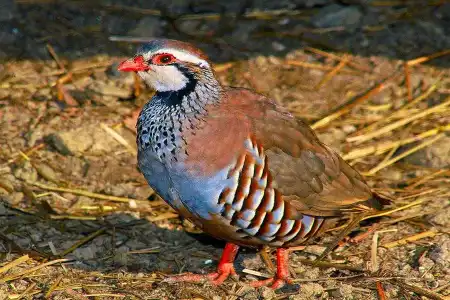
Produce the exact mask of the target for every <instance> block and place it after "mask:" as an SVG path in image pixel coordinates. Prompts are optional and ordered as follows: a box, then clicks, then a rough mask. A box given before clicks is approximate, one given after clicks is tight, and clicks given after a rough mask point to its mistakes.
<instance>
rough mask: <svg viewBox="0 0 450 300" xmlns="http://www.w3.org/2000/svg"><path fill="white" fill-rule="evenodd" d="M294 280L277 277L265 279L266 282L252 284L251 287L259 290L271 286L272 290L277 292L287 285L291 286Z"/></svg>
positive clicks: (259, 281) (260, 281)
mask: <svg viewBox="0 0 450 300" xmlns="http://www.w3.org/2000/svg"><path fill="white" fill-rule="evenodd" d="M291 283H292V280H291V279H290V278H287V277H286V278H280V277H278V276H275V277H273V278H269V279H264V280H258V281H253V282H250V284H249V285H250V286H252V287H254V288H259V287H262V286H269V287H270V288H271V289H274V290H277V289H279V288H282V287H283V286H285V285H286V284H291Z"/></svg>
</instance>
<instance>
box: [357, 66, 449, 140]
mask: <svg viewBox="0 0 450 300" xmlns="http://www.w3.org/2000/svg"><path fill="white" fill-rule="evenodd" d="M441 79H442V74H441V75H440V76H439V77H438V79H437V80H436V81H435V82H434V83H433V84H432V85H431V86H430V87H429V88H428V90H426V91H425V92H424V93H422V94H421V95H419V96H417V98H415V99H414V100H412V101H410V102H407V103H406V104H405V105H403V106H402V107H400V109H398V110H396V111H394V112H393V113H392V114H391V115H389V116H386V117H384V118H382V119H380V120H379V121H376V122H374V123H372V124H370V125H369V126H366V127H364V128H362V129H361V130H358V131H356V132H355V133H353V134H352V135H351V136H350V137H354V136H357V135H361V134H362V133H363V132H371V131H373V129H374V128H375V127H377V126H378V125H380V124H382V123H386V122H389V121H391V120H392V119H395V118H397V117H398V116H400V115H402V114H403V113H404V112H405V111H406V110H408V109H409V108H411V107H412V106H413V105H415V104H417V103H419V102H421V101H422V100H425V99H426V98H428V96H430V95H431V94H432V93H434V91H436V90H437V89H438V88H439V86H440V85H441Z"/></svg>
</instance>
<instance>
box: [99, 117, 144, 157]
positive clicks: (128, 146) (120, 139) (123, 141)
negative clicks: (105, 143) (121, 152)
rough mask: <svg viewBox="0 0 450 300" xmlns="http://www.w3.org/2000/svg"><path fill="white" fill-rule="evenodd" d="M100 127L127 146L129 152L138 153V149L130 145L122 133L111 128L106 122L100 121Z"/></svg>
mask: <svg viewBox="0 0 450 300" xmlns="http://www.w3.org/2000/svg"><path fill="white" fill-rule="evenodd" d="M100 127H101V128H102V129H103V130H104V131H105V132H106V133H107V134H109V135H110V136H112V137H113V138H114V139H115V140H116V141H118V142H119V143H120V144H122V145H123V146H124V147H125V148H127V150H128V152H130V153H131V154H133V155H136V154H137V151H136V149H135V148H134V147H132V146H131V145H130V143H128V142H127V140H125V139H124V138H123V137H122V136H121V135H120V134H118V133H117V131H115V130H114V129H112V128H110V127H109V126H108V125H106V124H105V123H100Z"/></svg>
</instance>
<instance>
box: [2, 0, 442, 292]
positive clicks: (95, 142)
mask: <svg viewBox="0 0 450 300" xmlns="http://www.w3.org/2000/svg"><path fill="white" fill-rule="evenodd" d="M0 28H1V29H0V61H2V64H1V65H0V133H1V134H0V145H1V147H0V299H20V298H28V299H44V298H45V297H50V298H51V299H117V298H119V299H120V298H122V299H214V300H216V299H296V300H297V299H421V298H424V297H429V298H431V299H445V297H450V285H449V283H450V237H449V233H450V218H449V217H448V216H449V215H450V202H449V195H450V177H449V176H450V160H449V157H450V135H448V132H449V130H450V128H448V126H449V125H448V124H450V111H449V109H448V106H445V107H444V106H443V107H442V108H441V109H439V110H436V111H435V112H434V113H430V114H427V115H425V116H423V117H420V118H419V117H418V118H417V119H415V120H413V121H411V122H406V123H405V124H404V125H403V126H399V127H396V128H394V129H392V130H391V131H389V132H387V133H385V134H383V135H380V136H376V137H374V138H372V139H369V140H367V141H362V142H358V141H352V140H351V138H352V137H354V136H357V134H358V133H361V132H362V133H364V130H365V129H364V127H367V126H371V124H376V125H373V126H374V129H373V130H372V131H375V129H379V128H382V127H383V126H384V125H386V124H389V123H394V122H396V121H399V120H404V119H406V118H407V117H410V116H412V115H416V114H417V113H419V112H423V111H427V110H428V109H430V108H433V107H435V106H437V105H444V104H445V103H446V102H448V96H449V94H450V69H449V67H450V58H449V57H450V56H449V55H445V53H441V54H439V53H440V52H442V51H448V50H449V49H450V3H447V1H434V2H433V1H375V0H372V1H358V0H345V1H332V0H297V1H293V0H292V1H289V0H286V1H269V0H257V1H256V0H255V1H237V0H236V1H235V0H229V1H226V2H225V1H220V2H219V1H208V0H205V1H177V0H173V1H125V0H121V1H114V2H113V1H103V0H102V1H57V0H50V1H48V0H46V1H44V0H42V1H39V0H20V1H0ZM152 37H168V38H175V39H180V40H185V41H190V42H192V43H194V44H196V45H198V46H199V47H200V48H202V49H203V50H205V51H206V52H207V54H208V55H209V56H210V58H211V60H212V61H213V63H214V64H215V66H216V70H217V76H218V77H219V79H220V81H221V82H222V83H223V84H225V85H233V86H244V87H248V88H252V89H254V90H256V91H258V92H260V93H263V94H266V95H268V96H270V97H271V98H273V99H275V100H276V101H277V102H279V103H280V104H282V105H284V106H286V107H288V108H289V109H290V110H291V111H292V113H293V114H294V115H296V116H297V117H299V118H302V119H304V120H306V121H307V122H308V123H310V124H315V125H316V132H317V133H318V135H319V137H320V138H321V140H322V141H324V142H325V143H327V144H328V145H330V146H332V147H333V148H334V149H336V150H337V151H338V152H339V153H341V154H342V155H344V157H346V156H347V157H350V156H349V155H350V154H351V153H352V151H354V150H357V149H360V148H362V147H366V146H371V145H379V143H383V142H385V143H391V142H393V141H400V140H404V139H406V138H409V137H414V136H416V137H417V136H418V135H420V134H421V133H423V132H427V131H430V130H432V129H435V128H439V130H441V131H442V132H440V131H439V130H437V131H436V132H434V133H431V134H430V137H429V139H432V138H439V140H436V142H434V143H432V144H431V145H429V146H428V147H424V148H422V149H420V150H418V151H414V153H411V154H409V155H405V153H406V154H408V151H411V150H414V147H417V146H420V145H421V142H422V141H423V140H420V139H419V138H417V139H416V141H415V142H412V143H408V144H405V145H401V146H399V147H393V148H390V149H393V151H391V152H392V153H391V155H392V157H397V156H400V155H405V158H403V159H398V160H397V161H395V162H393V163H392V164H389V165H387V166H386V167H384V168H382V169H381V170H380V171H378V172H376V173H375V174H372V175H371V176H367V180H368V183H369V184H370V185H371V186H372V187H373V188H375V189H377V190H379V191H382V192H384V193H386V194H389V195H390V196H392V197H394V198H395V199H396V200H395V201H394V202H393V203H392V204H391V205H390V206H389V207H387V208H386V210H387V211H389V210H390V209H393V208H398V207H404V206H405V205H411V206H410V207H407V208H405V209H402V210H399V211H395V212H389V213H387V214H386V215H385V216H380V217H377V218H373V219H370V220H366V221H364V222H362V223H361V225H360V226H359V228H357V229H355V230H354V231H353V232H352V233H351V237H352V238H353V239H350V240H349V239H348V238H347V239H346V240H345V241H344V242H342V243H341V245H340V246H339V247H338V248H337V249H335V250H334V251H333V252H332V253H331V254H330V255H328V257H327V258H325V262H327V263H328V264H324V263H322V264H318V265H312V264H311V262H313V261H314V260H315V259H316V258H317V257H318V256H319V255H320V253H322V251H323V250H324V249H325V248H326V245H327V244H329V243H330V242H332V241H333V239H334V237H335V236H336V234H337V233H338V230H335V231H332V232H328V233H325V234H324V235H322V236H320V237H318V238H316V239H315V240H314V241H312V243H311V244H310V245H307V246H306V248H305V249H303V250H298V249H296V250H295V251H293V252H292V253H291V262H290V263H291V264H290V267H291V273H292V275H293V278H294V279H295V281H296V284H292V285H289V286H286V287H285V288H283V289H281V290H278V291H273V290H271V289H269V288H265V287H264V288H259V289H254V288H252V287H250V286H249V285H248V284H247V283H248V282H250V281H252V280H256V279H262V278H264V276H269V275H271V274H273V271H274V270H273V269H272V265H273V263H274V257H273V255H272V254H273V251H272V250H273V249H272V250H270V251H269V250H267V251H269V257H270V261H271V263H270V262H267V259H263V258H264V257H266V255H264V254H263V253H266V249H265V250H263V251H262V252H261V251H257V250H252V249H242V250H241V251H240V254H239V256H238V259H237V261H236V264H235V266H236V269H237V271H238V274H239V278H234V279H229V280H227V281H226V283H224V284H223V285H222V286H212V285H210V284H208V283H205V284H187V283H183V284H181V283H178V284H169V283H165V282H163V279H164V278H165V277H166V275H168V274H176V273H181V272H187V271H189V272H196V273H207V272H211V271H213V270H214V268H215V266H216V264H217V261H218V259H219V257H220V253H221V248H222V247H223V245H224V243H223V242H222V241H217V240H214V239H213V238H210V237H208V236H206V235H204V234H203V233H201V232H200V231H199V230H198V229H196V228H195V227H194V226H193V225H192V224H190V223H189V222H188V221H186V220H182V219H181V218H180V217H179V216H178V215H177V214H176V212H174V211H173V210H172V209H171V208H169V207H168V206H167V205H166V204H165V203H164V202H163V201H162V200H161V199H160V198H159V197H158V196H157V195H156V194H155V193H154V192H153V190H152V189H151V187H149V186H148V185H147V184H146V182H145V179H144V178H143V177H142V175H141V174H140V173H139V171H138V169H137V167H136V155H135V132H134V124H133V122H134V121H133V120H134V118H133V116H135V115H136V112H138V111H139V108H140V107H141V106H142V105H143V104H144V103H145V102H147V101H148V100H149V99H150V97H151V95H152V91H151V90H150V89H149V88H148V87H145V86H144V85H143V83H141V82H139V81H136V78H135V77H134V76H133V74H128V73H127V74H122V73H119V72H117V71H116V67H117V64H118V63H119V62H120V61H121V60H122V59H123V58H125V57H129V56H132V55H133V54H134V51H135V49H136V44H135V41H136V40H139V39H140V40H148V39H150V38H152ZM52 52H53V54H52ZM436 53H437V54H436ZM434 54H436V55H434ZM430 55H431V56H430ZM433 55H434V56H433ZM418 57H427V58H426V59H424V62H423V63H420V64H411V66H410V67H409V73H406V72H404V65H405V61H408V60H411V59H415V58H418ZM343 59H344V60H347V62H345V66H343V68H341V69H340V70H337V66H338V65H339V63H340V62H342V60H343ZM332 70H334V71H332ZM330 71H331V72H330ZM382 82H384V84H383V86H382V88H379V89H377V85H379V84H380V83H382ZM436 82H438V85H435V83H436ZM430 89H431V90H430ZM374 90H376V91H375V92H372V93H369V96H368V97H367V99H363V100H362V101H359V102H358V103H357V104H356V105H355V106H354V107H353V108H352V109H349V110H348V111H347V113H344V114H342V116H340V117H338V118H336V119H334V120H332V121H330V122H329V123H326V124H325V125H324V126H319V125H317V123H315V122H317V121H318V120H321V119H322V118H323V117H325V116H328V115H330V113H332V112H334V111H336V110H337V109H338V110H339V108H340V107H342V106H343V105H346V103H347V102H348V101H349V100H357V99H361V98H360V97H361V96H362V95H364V94H365V93H367V92H370V91H374ZM427 91H430V92H429V93H428V94H427ZM424 94H427V95H426V96H425V97H423V99H422V100H420V99H419V100H417V101H416V100H412V99H417V97H420V96H421V95H424ZM410 101H415V102H414V103H413V105H412V106H411V107H409V108H408V109H406V110H404V114H400V115H398V116H397V117H395V118H393V119H389V118H388V116H390V115H392V114H395V112H396V111H398V110H400V111H402V110H403V109H404V105H407V103H409V102H410ZM377 122H378V123H377ZM380 122H381V123H380ZM383 122H386V123H383ZM383 124H384V125H383ZM388 152H389V151H388ZM388 152H384V153H382V154H381V153H380V154H373V155H365V156H362V157H360V158H348V160H349V161H350V163H351V164H352V165H353V166H354V167H355V168H357V169H358V170H359V171H361V172H363V173H364V174H366V175H370V174H369V173H370V171H371V170H373V168H374V167H375V166H377V165H379V164H380V162H382V161H383V159H385V160H388V159H389V157H387V158H385V157H386V155H387V153H388ZM343 223H345V220H343ZM374 226H376V227H374ZM374 232H377V233H376V234H374ZM364 233H366V234H367V237H366V238H364V239H361V240H359V237H360V236H361V234H364ZM421 233H422V234H423V236H420V235H419V236H418V234H421ZM374 236H375V238H374ZM355 237H358V238H355ZM376 237H378V239H376ZM408 237H409V238H410V239H409V240H404V241H403V242H398V243H396V244H392V243H393V242H396V241H399V240H402V239H405V238H408ZM357 240H358V241H357ZM374 250H377V253H374V252H373V251H374ZM18 259H19V261H16V260H18ZM58 259H64V260H63V261H58ZM13 262H15V263H13ZM45 263H48V264H49V265H48V266H46V265H43V264H45ZM34 267H36V269H33V268H34ZM382 291H384V293H385V298H383V296H382ZM47 293H49V296H48V295H46V294H47ZM424 299H425V298H424Z"/></svg>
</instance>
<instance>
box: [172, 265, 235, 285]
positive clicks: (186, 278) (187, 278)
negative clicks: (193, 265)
mask: <svg viewBox="0 0 450 300" xmlns="http://www.w3.org/2000/svg"><path fill="white" fill-rule="evenodd" d="M229 276H237V275H236V271H235V270H234V266H233V263H224V264H220V265H219V266H218V267H217V272H214V273H210V274H206V275H202V274H193V273H186V274H181V275H175V276H170V277H167V278H166V279H164V280H163V281H164V282H210V283H211V284H214V285H220V284H222V283H223V282H224V281H225V280H226V279H227V278H228V277H229Z"/></svg>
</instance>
